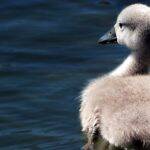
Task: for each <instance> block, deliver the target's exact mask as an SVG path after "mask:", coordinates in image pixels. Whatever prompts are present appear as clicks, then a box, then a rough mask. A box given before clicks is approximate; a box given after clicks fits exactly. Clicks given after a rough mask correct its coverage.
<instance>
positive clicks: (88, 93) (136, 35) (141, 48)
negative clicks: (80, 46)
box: [80, 4, 150, 150]
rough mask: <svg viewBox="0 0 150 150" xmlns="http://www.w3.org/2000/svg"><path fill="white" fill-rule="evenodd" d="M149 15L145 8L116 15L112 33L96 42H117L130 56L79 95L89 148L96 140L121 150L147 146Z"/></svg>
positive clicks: (149, 136) (149, 120)
mask: <svg viewBox="0 0 150 150" xmlns="http://www.w3.org/2000/svg"><path fill="white" fill-rule="evenodd" d="M149 14H150V8H149V7H148V6H146V5H143V4H134V5H130V6H128V7H127V8H125V9H124V10H123V11H122V12H121V13H120V14H119V16H118V18H117V21H116V24H115V25H114V29H115V30H114V33H112V31H111V32H110V33H108V35H107V36H106V35H105V36H103V37H102V38H101V39H100V40H99V43H102V44H105V43H111V42H112V41H113V42H114V41H115V40H117V42H118V43H119V44H121V45H125V46H127V47H128V48H130V49H131V50H132V52H131V54H130V55H129V56H128V58H127V59H126V60H125V61H124V62H123V63H122V64H121V65H120V66H119V67H117V69H115V70H114V71H112V72H110V73H108V74H106V75H104V76H103V77H98V78H97V79H94V80H92V81H91V82H89V84H88V85H87V86H86V87H85V88H84V90H83V91H82V92H81V107H80V119H81V125H82V130H83V131H84V132H85V133H86V135H87V137H88V141H89V145H90V144H91V145H94V142H95V141H96V140H97V139H98V138H99V137H102V138H104V139H106V140H107V141H108V142H109V143H110V144H113V145H115V146H121V147H127V146H128V145H130V144H132V143H133V142H134V141H141V142H142V144H146V145H150V75H149V74H148V68H149V65H150V15H149ZM115 35H116V38H115ZM144 74H147V75H144ZM90 147H91V146H90ZM85 149H87V150H88V149H92V148H89V147H86V148H85Z"/></svg>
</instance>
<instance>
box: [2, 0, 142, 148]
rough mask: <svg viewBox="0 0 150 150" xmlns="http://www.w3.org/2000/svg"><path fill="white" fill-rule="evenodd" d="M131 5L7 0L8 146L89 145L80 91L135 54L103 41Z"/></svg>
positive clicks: (5, 99)
mask: <svg viewBox="0 0 150 150" xmlns="http://www.w3.org/2000/svg"><path fill="white" fill-rule="evenodd" d="M133 2H135V1H133V0H132V1H130V3H133ZM138 2H139V1H138ZM143 2H144V1H143ZM128 4H129V2H128V1H126V2H123V1H121V0H107V1H102V0H61V1H58V0H57V1H56V0H50V1H48V0H26V1H24V0H13V1H12V0H1V5H0V149H2V150H59V149H61V150H63V149H64V150H79V149H80V148H81V146H82V145H83V139H84V137H83V135H82V133H81V132H80V123H79V118H78V110H79V99H78V96H79V93H80V91H81V90H82V89H83V87H84V86H85V85H86V84H87V82H88V80H89V79H92V78H95V77H97V76H98V75H99V76H100V75H102V74H104V73H106V72H108V71H110V70H112V69H113V68H114V67H116V66H117V65H118V64H119V63H120V62H121V61H122V60H123V59H124V58H125V57H126V56H127V54H128V53H129V51H128V50H127V49H125V48H124V47H121V46H118V45H114V46H112V45H108V46H98V45H97V40H98V38H99V36H100V35H101V34H103V33H104V32H105V31H107V30H108V29H109V28H110V27H111V26H112V25H113V23H114V22H115V20H116V15H117V13H118V12H119V11H120V10H121V9H122V8H123V7H124V6H126V5H128Z"/></svg>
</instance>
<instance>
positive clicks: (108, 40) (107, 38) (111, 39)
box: [98, 27, 117, 44]
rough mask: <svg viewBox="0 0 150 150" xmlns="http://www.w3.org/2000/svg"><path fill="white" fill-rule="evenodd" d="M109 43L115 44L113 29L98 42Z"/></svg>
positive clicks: (115, 38)
mask: <svg viewBox="0 0 150 150" xmlns="http://www.w3.org/2000/svg"><path fill="white" fill-rule="evenodd" d="M109 43H117V37H116V32H115V28H114V27H113V28H112V29H111V30H110V31H108V32H107V33H106V34H105V35H103V36H102V37H101V38H100V39H99V40H98V44H109Z"/></svg>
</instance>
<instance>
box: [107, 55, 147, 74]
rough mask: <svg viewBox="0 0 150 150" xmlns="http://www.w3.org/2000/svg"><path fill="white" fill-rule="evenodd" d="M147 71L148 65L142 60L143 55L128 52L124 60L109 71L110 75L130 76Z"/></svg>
mask: <svg viewBox="0 0 150 150" xmlns="http://www.w3.org/2000/svg"><path fill="white" fill-rule="evenodd" d="M146 73H148V65H147V64H146V63H145V62H144V55H141V54H139V53H135V52H134V53H132V54H130V55H129V56H128V57H127V58H126V59H125V60H124V62H123V63H122V64H121V65H120V66H118V67H117V68H116V69H115V70H113V71H112V72H110V73H109V75H110V76H130V75H137V74H146Z"/></svg>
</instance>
